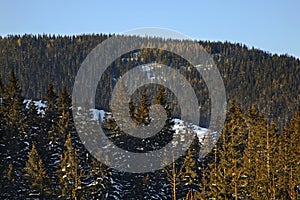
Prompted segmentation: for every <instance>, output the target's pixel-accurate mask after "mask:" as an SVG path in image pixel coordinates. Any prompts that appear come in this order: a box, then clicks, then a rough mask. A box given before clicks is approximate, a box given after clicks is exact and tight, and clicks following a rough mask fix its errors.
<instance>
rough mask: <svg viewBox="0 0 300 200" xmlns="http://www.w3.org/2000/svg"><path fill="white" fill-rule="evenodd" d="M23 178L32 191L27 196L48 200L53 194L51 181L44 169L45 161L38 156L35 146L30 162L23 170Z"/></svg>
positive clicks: (29, 156)
mask: <svg viewBox="0 0 300 200" xmlns="http://www.w3.org/2000/svg"><path fill="white" fill-rule="evenodd" d="M22 171H23V178H24V180H25V182H26V184H27V185H28V186H29V188H30V190H29V191H28V194H27V195H30V196H32V195H34V196H35V197H38V198H46V197H49V195H50V194H51V191H50V187H49V180H48V176H47V174H46V170H45V169H44V165H43V161H42V159H41V158H40V156H39V155H38V152H37V150H36V148H35V145H34V144H33V145H32V149H31V151H30V153H29V154H28V160H27V162H26V165H25V167H24V168H23V170H22Z"/></svg>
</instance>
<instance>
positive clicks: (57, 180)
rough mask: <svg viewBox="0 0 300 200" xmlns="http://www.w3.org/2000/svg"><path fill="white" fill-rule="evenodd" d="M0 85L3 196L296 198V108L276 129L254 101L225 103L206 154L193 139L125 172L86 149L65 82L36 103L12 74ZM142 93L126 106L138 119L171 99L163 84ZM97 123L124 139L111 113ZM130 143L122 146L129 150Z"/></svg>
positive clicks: (299, 156)
mask: <svg viewBox="0 0 300 200" xmlns="http://www.w3.org/2000/svg"><path fill="white" fill-rule="evenodd" d="M0 83H1V84H0V96H1V104H0V122H1V124H0V134H1V137H0V148H1V151H0V152H1V154H0V156H1V165H0V167H1V171H0V172H1V182H0V191H1V192H0V197H1V199H24V198H31V199H59V198H60V199H174V200H175V199H187V200H189V199H282V200H286V199H291V200H296V199H299V198H300V163H299V161H300V132H299V130H300V128H299V127H300V110H299V109H298V110H297V111H296V112H294V113H293V117H292V118H291V120H290V121H289V122H288V123H287V124H286V125H285V127H284V128H283V130H282V131H279V130H278V128H277V126H276V123H275V122H274V120H269V119H268V118H267V117H265V116H264V115H263V114H262V113H261V112H260V111H259V109H258V107H257V106H256V105H255V104H253V105H251V106H249V107H248V108H247V109H246V110H247V111H245V112H243V110H242V106H241V105H240V104H237V103H235V102H234V101H231V103H230V106H229V107H230V108H229V110H228V113H227V117H226V121H225V123H224V127H223V130H222V133H221V136H220V139H219V140H218V142H217V144H216V145H215V147H214V149H213V151H212V152H211V153H209V154H208V155H207V156H206V157H205V158H204V159H202V160H200V159H199V158H198V156H197V155H198V152H199V150H201V148H202V147H203V145H206V144H205V143H202V141H199V139H197V137H196V138H195V140H194V142H193V144H192V145H191V147H190V148H189V150H188V151H187V152H186V154H185V155H183V156H182V157H181V158H179V159H178V160H177V161H176V162H174V163H171V164H170V165H169V166H167V167H165V168H164V169H162V170H157V171H155V172H151V173H150V172H149V173H144V174H130V173H124V172H118V171H115V170H113V169H110V168H108V167H107V166H105V165H103V164H101V163H100V162H98V161H97V160H95V159H94V158H93V157H92V155H90V154H89V152H88V151H87V150H86V149H85V147H84V145H83V144H82V143H81V141H80V140H79V138H78V135H77V133H76V129H75V126H74V120H73V115H72V112H75V111H76V112H77V110H76V109H75V110H72V109H71V100H70V95H69V93H68V91H67V89H66V88H65V87H64V88H63V89H62V91H61V92H60V94H59V95H58V94H57V93H56V88H55V87H54V86H53V85H52V84H49V86H48V89H47V92H46V95H45V98H44V101H43V102H44V103H45V104H46V108H39V109H38V108H37V107H36V106H35V104H34V103H33V101H31V102H30V103H29V104H28V106H27V107H26V106H25V104H24V96H23V95H22V93H21V87H20V85H19V84H18V80H17V79H16V77H15V75H14V73H13V72H12V73H11V74H10V77H9V81H8V83H7V84H2V81H0ZM146 94H147V93H146V92H143V95H142V96H139V97H137V98H139V100H138V102H139V103H138V104H134V106H133V107H132V109H131V115H132V117H133V118H134V120H135V121H136V122H137V123H140V124H142V123H143V124H147V123H149V116H148V114H147V112H148V111H147V109H148V108H149V105H150V104H149V102H150V101H152V100H153V101H156V102H160V103H161V104H162V105H166V108H168V106H167V105H168V104H170V103H172V102H167V101H166V100H165V96H166V95H165V91H164V90H163V89H161V90H160V92H158V93H157V95H156V96H155V97H154V99H150V98H149V96H147V95H146ZM147 102H148V103H147ZM82 112H84V111H82ZM86 114H87V115H89V113H88V111H87V113H86ZM95 123H99V126H100V125H101V124H100V122H96V121H95ZM102 126H103V128H105V130H106V131H107V134H110V135H113V136H114V140H115V142H118V141H119V139H120V140H122V138H123V137H124V134H123V133H122V131H121V130H119V129H118V127H116V126H115V125H114V122H113V116H112V117H110V118H107V119H104V121H103V122H102ZM171 126H172V123H171V122H170V121H168V122H167V128H166V129H164V130H162V132H161V135H163V136H171V137H172V134H173V133H174V131H173V130H172V129H171ZM173 136H174V135H173ZM160 139H161V140H163V139H165V140H169V139H170V138H168V137H161V138H160ZM206 141H207V140H206ZM132 145H136V144H131V143H130V142H129V143H128V144H127V145H125V146H124V147H123V148H125V149H126V148H127V149H130V150H131V151H133V150H132V148H133V147H132Z"/></svg>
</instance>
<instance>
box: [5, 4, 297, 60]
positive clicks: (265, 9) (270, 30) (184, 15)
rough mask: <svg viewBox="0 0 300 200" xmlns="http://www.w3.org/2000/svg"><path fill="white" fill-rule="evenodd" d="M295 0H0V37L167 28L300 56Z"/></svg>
mask: <svg viewBox="0 0 300 200" xmlns="http://www.w3.org/2000/svg"><path fill="white" fill-rule="evenodd" d="M299 10H300V1H299V0H286V1H283V0H281V1H279V0H265V1H264V0H251V1H242V0H228V1H222V0H219V1H217V0H194V1H192V0H184V1H176V0H173V1H169V0H160V1H158V0H154V1H149V0H148V1H143V0H139V1H137V0H129V1H124V0H123V1H121V0H120V1H116V0H106V1H101V0H98V1H96V0H94V1H92V0H85V1H75V0H72V1H70V0H51V1H46V0H45V1H41V0H26V1H22V0H20V1H17V0H0V35H1V36H2V37H3V36H7V35H10V34H21V35H22V34H25V33H27V34H43V33H45V34H59V35H74V34H76V35H78V34H83V33H84V34H89V33H123V32H125V31H128V30H131V29H136V28H142V27H158V28H168V29H172V30H175V31H178V32H181V33H183V34H185V35H187V36H189V37H190V38H192V39H197V40H210V41H229V42H233V43H242V44H245V45H247V46H248V47H250V48H251V47H255V48H258V49H261V50H264V51H267V52H270V53H277V54H289V55H292V56H294V57H297V58H300V12H299Z"/></svg>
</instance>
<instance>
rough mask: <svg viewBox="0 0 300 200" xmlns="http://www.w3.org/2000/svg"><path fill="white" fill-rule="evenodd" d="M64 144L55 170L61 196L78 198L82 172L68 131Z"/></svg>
mask: <svg viewBox="0 0 300 200" xmlns="http://www.w3.org/2000/svg"><path fill="white" fill-rule="evenodd" d="M64 146H65V148H66V149H65V151H64V153H63V155H62V156H61V159H60V163H59V169H58V170H57V174H58V178H59V183H60V190H61V197H62V198H64V199H78V196H79V194H78V190H80V188H81V177H82V175H83V172H82V171H81V169H80V165H79V159H78V157H77V152H76V150H75V149H74V148H73V145H72V139H71V134H70V133H69V134H68V137H67V140H66V142H65V145H64Z"/></svg>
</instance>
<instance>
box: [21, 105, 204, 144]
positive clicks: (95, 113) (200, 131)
mask: <svg viewBox="0 0 300 200" xmlns="http://www.w3.org/2000/svg"><path fill="white" fill-rule="evenodd" d="M30 102H31V100H28V99H26V100H24V104H25V106H26V109H29V104H30ZM33 102H34V105H35V106H36V109H37V113H38V114H42V115H44V114H45V110H46V109H47V106H46V103H45V102H43V101H42V100H38V101H33ZM80 110H81V107H78V111H79V112H80ZM90 114H91V115H90V116H91V120H94V121H99V119H100V120H101V121H103V120H104V117H105V115H106V117H109V116H110V115H111V113H109V112H105V111H104V110H98V109H90ZM173 122H174V127H173V130H174V131H175V135H177V136H178V135H179V136H180V141H182V142H183V141H184V133H185V131H186V130H188V131H192V132H193V134H194V135H197V136H198V138H199V141H202V140H203V137H204V136H205V135H206V133H207V129H206V128H202V127H200V126H198V125H195V124H188V125H187V124H186V123H185V122H184V121H183V120H181V119H177V118H174V119H173Z"/></svg>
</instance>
